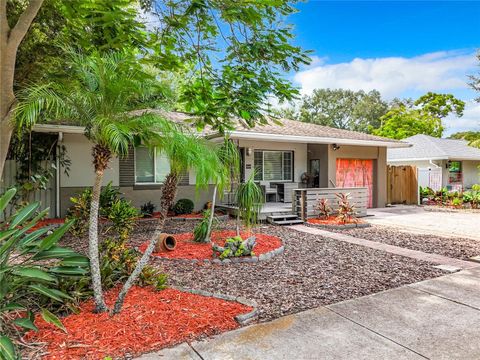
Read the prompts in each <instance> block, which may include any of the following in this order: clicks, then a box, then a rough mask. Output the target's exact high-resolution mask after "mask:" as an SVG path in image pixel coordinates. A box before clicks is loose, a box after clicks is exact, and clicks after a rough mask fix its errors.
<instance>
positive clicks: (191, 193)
mask: <svg viewBox="0 0 480 360" xmlns="http://www.w3.org/2000/svg"><path fill="white" fill-rule="evenodd" d="M162 114H163V115H164V116H166V117H167V118H169V119H170V120H172V121H185V120H187V119H188V116H187V115H186V114H183V113H178V112H168V113H165V112H162ZM282 123H283V125H278V124H273V123H272V124H269V125H265V126H256V127H255V128H246V127H244V126H241V125H239V126H238V127H237V128H236V129H235V130H234V131H232V132H231V133H230V136H231V139H233V141H235V142H236V143H237V144H238V147H239V149H240V153H241V157H242V169H241V173H242V179H246V178H248V177H249V176H250V175H251V173H252V171H253V170H254V169H257V173H256V176H255V179H256V180H257V181H258V182H260V183H261V184H263V185H265V184H266V186H269V185H270V184H271V183H275V184H278V188H279V189H282V190H283V191H280V190H279V196H276V197H275V198H273V199H272V200H274V201H284V202H290V201H291V194H292V189H295V188H303V187H316V188H318V187H320V188H332V187H366V188H368V206H369V207H383V206H384V205H385V202H386V164H387V163H386V149H387V147H389V148H396V147H405V146H408V145H407V144H405V143H403V142H401V141H396V140H391V139H385V138H381V137H378V136H372V135H368V134H364V133H358V132H352V131H346V130H340V129H334V128H330V127H325V126H319V125H314V124H307V123H302V122H297V121H291V120H282ZM34 131H37V132H47V133H58V134H59V137H60V138H61V141H62V143H63V144H64V145H65V147H66V149H67V153H68V156H69V157H70V159H71V167H70V174H69V176H68V177H67V176H66V175H65V174H64V173H63V171H62V169H59V171H58V174H57V181H56V185H54V186H55V191H52V194H53V196H54V198H55V199H54V200H53V202H54V203H55V204H56V206H55V208H56V211H55V213H52V214H51V215H52V216H54V215H57V216H58V215H60V216H63V215H64V214H65V212H66V210H67V209H68V207H69V206H70V205H71V204H70V201H69V199H70V197H71V196H73V195H74V194H76V193H79V192H80V191H82V190H83V189H84V188H85V187H90V186H92V184H93V179H94V172H93V165H92V160H91V144H90V143H89V141H88V140H87V139H86V138H85V136H84V135H83V128H82V127H78V126H68V125H53V124H38V125H36V126H35V127H34ZM203 135H204V136H206V137H207V138H209V139H211V140H212V141H220V140H221V137H220V135H219V134H217V133H215V132H212V131H205V132H204V134H203ZM168 171H169V163H168V160H167V159H166V158H165V157H164V156H162V155H161V154H155V155H154V156H151V155H150V152H149V151H147V149H146V148H142V147H139V148H136V149H134V150H133V149H132V151H131V152H130V153H129V156H128V157H127V158H125V159H118V158H115V159H113V160H112V161H111V163H110V168H109V169H108V170H107V171H106V172H105V179H104V184H107V183H108V182H109V181H111V182H112V183H113V185H114V186H118V187H120V190H121V191H122V192H123V193H124V194H125V197H126V198H128V199H131V200H132V203H133V205H135V206H137V207H140V206H141V205H142V204H144V203H145V202H147V201H152V202H153V203H154V204H156V205H157V206H158V205H159V203H160V195H161V187H162V181H163V180H164V178H165V176H166V175H167V173H168ZM194 184H195V174H194V173H193V172H190V173H185V174H184V176H182V178H181V180H180V184H179V189H178V194H177V199H179V198H190V199H192V200H194V202H195V208H196V209H197V210H198V209H201V208H202V207H203V206H204V204H205V203H206V202H207V201H209V200H210V199H211V194H212V187H210V189H207V190H200V191H199V192H198V193H197V192H196V190H195V185H194Z"/></svg>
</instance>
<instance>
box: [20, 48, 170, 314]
mask: <svg viewBox="0 0 480 360" xmlns="http://www.w3.org/2000/svg"><path fill="white" fill-rule="evenodd" d="M68 53H69V55H70V56H69V59H70V60H69V63H68V66H69V67H70V69H71V78H70V79H69V81H68V83H66V84H61V83H48V84H44V85H39V86H35V85H34V86H31V87H30V88H28V89H26V90H24V91H23V92H21V93H20V95H19V98H20V103H19V106H18V107H17V110H16V114H15V116H16V121H17V123H18V124H19V125H20V126H22V125H27V126H32V125H33V124H34V123H35V122H36V121H37V119H38V118H39V117H40V116H42V117H43V118H45V119H49V120H53V121H54V120H62V121H68V122H69V123H75V124H78V125H83V126H85V136H86V137H87V138H88V139H89V140H90V141H91V142H92V144H93V147H92V161H93V166H94V171H95V182H94V185H93V189H92V201H91V208H90V223H89V232H88V237H89V251H88V252H89V257H90V264H91V274H92V287H93V292H94V300H95V305H96V311H97V312H104V311H107V310H108V309H107V306H106V304H105V301H104V298H103V291H102V284H101V277H100V265H99V254H98V208H99V198H100V191H101V186H102V180H103V175H104V172H105V169H107V167H108V165H109V162H110V160H111V159H112V158H113V157H115V156H125V155H127V153H128V149H129V146H130V145H131V144H132V143H133V142H134V140H135V141H152V139H155V140H156V141H157V142H161V141H162V134H165V133H170V132H171V131H172V125H171V124H170V123H169V122H168V121H166V120H164V119H162V118H161V117H159V116H158V115H155V114H152V113H147V112H136V113H135V115H133V113H132V111H133V110H139V109H142V108H144V107H145V103H146V102H149V104H151V101H152V99H153V100H158V99H159V98H160V97H161V95H162V94H163V93H165V91H164V89H163V88H162V86H161V85H160V83H159V82H158V81H157V80H156V79H155V77H154V76H152V75H150V74H147V73H146V72H144V71H143V70H142V68H141V67H140V65H138V61H137V59H135V57H134V56H133V54H129V53H123V52H115V53H108V54H103V55H99V54H94V55H90V56H85V55H83V54H81V53H77V52H74V51H71V50H68Z"/></svg>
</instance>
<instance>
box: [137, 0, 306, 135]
mask: <svg viewBox="0 0 480 360" xmlns="http://www.w3.org/2000/svg"><path fill="white" fill-rule="evenodd" d="M294 2H295V1H294ZM144 4H145V5H146V6H147V8H148V9H150V10H151V12H152V14H153V15H154V18H155V19H156V21H157V24H156V35H155V39H153V42H154V45H153V47H154V49H155V54H154V55H155V56H156V60H157V62H156V65H157V66H159V67H160V69H162V70H167V71H174V69H182V70H183V71H185V72H186V76H185V79H186V80H185V82H184V84H183V87H182V91H181V96H180V100H181V103H182V106H183V107H184V109H185V110H186V111H187V112H191V113H193V114H195V115H197V118H196V124H197V126H198V127H200V128H202V127H203V126H205V125H211V126H212V127H213V128H214V129H216V130H219V131H225V130H228V129H231V128H232V126H233V125H234V124H235V121H236V120H235V119H237V118H240V119H243V121H244V122H245V123H246V124H247V125H248V126H254V125H255V124H257V123H266V122H267V116H266V115H267V114H268V110H269V109H268V103H269V99H270V97H271V96H275V97H276V98H277V99H278V100H279V101H280V102H282V101H291V100H292V99H294V98H295V97H296V96H297V95H298V91H297V89H295V88H293V86H292V85H291V84H290V82H289V81H288V80H287V79H285V78H283V77H282V75H281V73H286V72H289V71H292V70H293V71H296V70H298V69H299V66H300V65H302V64H306V63H309V61H310V59H309V57H308V56H307V52H305V51H302V50H301V48H299V47H297V46H293V45H292V44H291V40H292V38H293V34H292V29H291V26H290V25H289V24H288V23H287V22H286V21H285V19H286V17H287V16H288V15H291V14H292V13H294V12H295V11H296V9H295V8H294V7H293V6H292V2H290V1H288V0H276V1H271V0H257V1H232V0H227V1H216V0H190V1H189V0H171V1H160V0H158V1H155V0H152V1H145V2H144ZM151 25H155V23H154V22H152V24H151Z"/></svg>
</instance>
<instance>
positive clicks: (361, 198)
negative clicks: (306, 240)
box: [292, 187, 368, 220]
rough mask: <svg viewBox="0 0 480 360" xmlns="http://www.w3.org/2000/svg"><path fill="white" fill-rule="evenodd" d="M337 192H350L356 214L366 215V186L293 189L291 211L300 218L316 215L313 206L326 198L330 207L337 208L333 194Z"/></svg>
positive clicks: (336, 200)
mask: <svg viewBox="0 0 480 360" xmlns="http://www.w3.org/2000/svg"><path fill="white" fill-rule="evenodd" d="M339 193H344V194H345V193H348V194H350V196H351V202H352V204H353V205H355V209H356V211H357V216H366V215H367V204H368V189H367V188H366V187H354V188H311V189H310V188H308V189H295V190H293V201H292V211H293V212H294V213H295V214H297V215H298V216H299V217H300V218H302V220H305V219H307V218H310V217H315V216H317V215H318V212H317V211H316V210H315V207H316V206H317V203H318V201H319V200H320V199H328V202H329V204H330V206H331V207H332V209H333V210H337V209H338V204H337V203H338V197H337V196H336V195H335V194H339Z"/></svg>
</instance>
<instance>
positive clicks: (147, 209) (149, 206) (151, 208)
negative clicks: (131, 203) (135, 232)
mask: <svg viewBox="0 0 480 360" xmlns="http://www.w3.org/2000/svg"><path fill="white" fill-rule="evenodd" d="M156 208H157V207H156V206H155V205H154V204H153V203H152V202H151V201H149V202H146V203H145V204H143V205H142V206H140V213H141V214H142V217H152V216H153V213H154V212H155V209H156Z"/></svg>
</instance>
